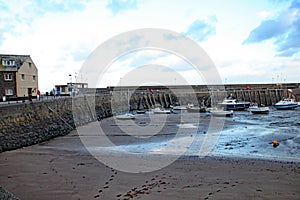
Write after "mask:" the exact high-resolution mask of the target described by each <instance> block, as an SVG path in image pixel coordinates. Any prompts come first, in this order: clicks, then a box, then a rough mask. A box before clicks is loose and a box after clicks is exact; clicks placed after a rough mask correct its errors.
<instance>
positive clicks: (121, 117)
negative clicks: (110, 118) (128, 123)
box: [116, 113, 135, 120]
mask: <svg viewBox="0 0 300 200" xmlns="http://www.w3.org/2000/svg"><path fill="white" fill-rule="evenodd" d="M116 119H118V120H132V119H135V116H134V115H133V114H130V113H125V114H123V115H117V116H116Z"/></svg>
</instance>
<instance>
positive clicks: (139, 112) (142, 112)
mask: <svg viewBox="0 0 300 200" xmlns="http://www.w3.org/2000/svg"><path fill="white" fill-rule="evenodd" d="M145 113H146V111H145V110H137V111H136V114H145Z"/></svg>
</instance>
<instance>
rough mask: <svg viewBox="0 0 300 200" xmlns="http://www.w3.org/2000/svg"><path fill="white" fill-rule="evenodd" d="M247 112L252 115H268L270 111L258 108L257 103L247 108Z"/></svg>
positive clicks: (266, 108)
mask: <svg viewBox="0 0 300 200" xmlns="http://www.w3.org/2000/svg"><path fill="white" fill-rule="evenodd" d="M249 110H250V112H251V113H253V114H268V113H269V111H270V109H269V107H266V106H263V107H259V106H258V104H257V103H254V104H252V105H251V106H250V107H249Z"/></svg>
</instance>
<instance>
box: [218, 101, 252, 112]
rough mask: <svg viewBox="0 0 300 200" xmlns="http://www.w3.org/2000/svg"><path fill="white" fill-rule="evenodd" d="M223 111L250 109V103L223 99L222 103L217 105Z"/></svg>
mask: <svg viewBox="0 0 300 200" xmlns="http://www.w3.org/2000/svg"><path fill="white" fill-rule="evenodd" d="M218 105H219V106H221V107H223V108H224V110H245V109H246V108H249V107H250V102H242V101H241V102H240V101H237V100H236V99H224V100H223V102H222V103H218Z"/></svg>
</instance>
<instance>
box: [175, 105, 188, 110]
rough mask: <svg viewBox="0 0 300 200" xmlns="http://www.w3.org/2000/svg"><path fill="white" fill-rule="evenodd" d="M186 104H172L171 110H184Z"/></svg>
mask: <svg viewBox="0 0 300 200" xmlns="http://www.w3.org/2000/svg"><path fill="white" fill-rule="evenodd" d="M186 107H187V106H174V107H172V109H173V110H186Z"/></svg>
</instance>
